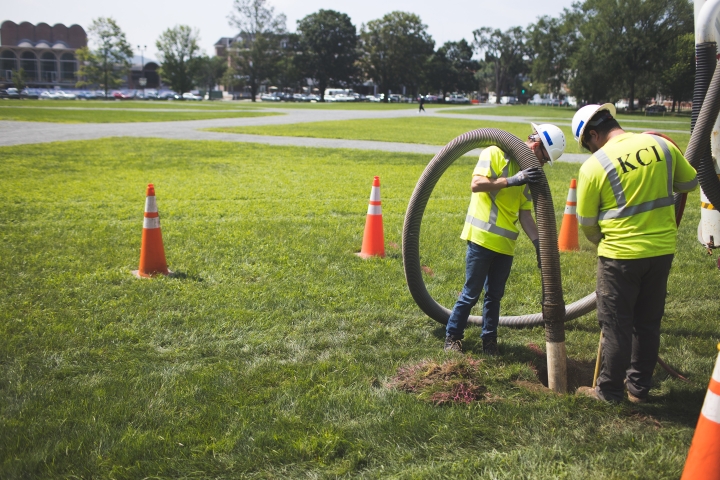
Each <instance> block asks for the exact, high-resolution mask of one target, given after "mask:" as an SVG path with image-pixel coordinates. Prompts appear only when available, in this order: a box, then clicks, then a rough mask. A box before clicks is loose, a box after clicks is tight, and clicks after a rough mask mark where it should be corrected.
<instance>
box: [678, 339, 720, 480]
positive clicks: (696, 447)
mask: <svg viewBox="0 0 720 480" xmlns="http://www.w3.org/2000/svg"><path fill="white" fill-rule="evenodd" d="M718 350H720V344H718ZM681 480H720V354H718V358H717V359H716V360H715V370H713V374H712V378H710V385H709V386H708V391H707V394H706V395H705V402H704V403H703V407H702V410H701V411H700V419H699V420H698V423H697V427H695V435H694V436H693V440H692V444H691V445H690V452H689V453H688V456H687V460H685V469H684V470H683V474H682V478H681Z"/></svg>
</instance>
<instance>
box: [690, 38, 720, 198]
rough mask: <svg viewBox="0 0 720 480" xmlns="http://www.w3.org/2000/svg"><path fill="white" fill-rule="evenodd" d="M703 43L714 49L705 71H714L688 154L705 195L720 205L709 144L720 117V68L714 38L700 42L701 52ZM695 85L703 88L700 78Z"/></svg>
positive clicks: (699, 88) (718, 181)
mask: <svg viewBox="0 0 720 480" xmlns="http://www.w3.org/2000/svg"><path fill="white" fill-rule="evenodd" d="M701 46H704V47H705V48H706V50H708V51H709V52H712V59H713V61H712V66H713V68H712V69H711V68H704V71H705V72H707V71H712V72H713V73H712V80H711V81H710V83H709V85H708V87H707V95H705V97H704V99H703V101H702V106H701V108H700V112H699V114H698V118H697V122H696V124H695V128H694V129H693V131H692V135H691V136H690V143H689V144H688V148H687V151H686V152H685V156H686V157H687V159H688V161H689V162H690V165H692V166H693V167H694V168H695V170H697V173H698V181H699V182H700V186H701V187H702V190H703V193H705V196H706V197H707V198H708V200H710V203H712V204H713V205H720V180H718V177H717V173H716V172H715V162H714V161H713V158H712V148H711V144H710V138H711V136H712V130H713V127H714V126H715V120H716V119H717V118H718V113H720V68H716V62H715V52H716V44H715V43H714V42H713V43H706V44H702V45H698V46H697V49H698V52H699V51H700V47H701ZM708 55H709V54H708ZM699 68H700V57H698V69H699ZM695 85H696V88H695V90H696V93H697V92H698V91H700V90H701V89H702V88H703V87H702V85H699V86H698V81H697V80H696V82H695ZM694 112H695V96H693V114H694Z"/></svg>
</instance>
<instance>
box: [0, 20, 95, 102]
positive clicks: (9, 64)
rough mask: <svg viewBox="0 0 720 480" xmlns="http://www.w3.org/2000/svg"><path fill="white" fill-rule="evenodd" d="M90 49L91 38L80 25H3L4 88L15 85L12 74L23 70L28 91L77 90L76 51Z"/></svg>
mask: <svg viewBox="0 0 720 480" xmlns="http://www.w3.org/2000/svg"><path fill="white" fill-rule="evenodd" d="M86 45H87V34H86V33H85V30H84V29H83V28H82V27H81V26H80V25H71V26H70V27H66V26H65V25H63V24H62V23H58V24H56V25H54V26H52V27H51V26H50V25H48V24H47V23H38V24H37V25H33V24H32V23H29V22H22V23H20V24H19V25H18V24H16V23H15V22H13V21H10V20H6V21H4V22H3V23H2V25H0V84H6V85H9V84H10V83H12V73H11V72H12V70H18V69H20V68H22V69H24V70H25V77H26V82H27V86H28V87H35V88H54V87H56V86H57V87H61V88H73V87H74V86H75V82H76V81H77V79H76V77H75V72H76V71H77V59H76V58H75V51H76V50H77V49H78V48H82V47H84V46H86Z"/></svg>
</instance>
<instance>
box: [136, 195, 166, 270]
mask: <svg viewBox="0 0 720 480" xmlns="http://www.w3.org/2000/svg"><path fill="white" fill-rule="evenodd" d="M170 273H171V272H170V270H168V267H167V260H165V248H164V247H163V241H162V233H160V216H159V215H158V208H157V202H156V201H155V186H154V185H153V184H152V183H150V184H148V186H147V193H146V194H145V219H144V221H143V231H142V244H141V246H140V266H139V267H138V269H137V270H133V275H135V276H136V277H138V278H140V277H145V278H147V277H152V276H154V275H157V274H161V275H169V274H170Z"/></svg>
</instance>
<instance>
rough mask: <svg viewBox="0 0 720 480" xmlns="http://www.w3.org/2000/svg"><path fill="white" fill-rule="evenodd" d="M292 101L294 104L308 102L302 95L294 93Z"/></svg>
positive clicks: (305, 96) (306, 97)
mask: <svg viewBox="0 0 720 480" xmlns="http://www.w3.org/2000/svg"><path fill="white" fill-rule="evenodd" d="M293 100H294V101H296V102H309V101H310V99H309V98H308V96H307V95H305V94H303V93H294V94H293Z"/></svg>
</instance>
